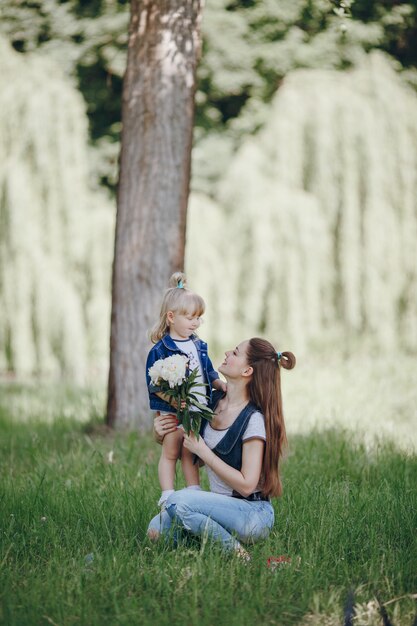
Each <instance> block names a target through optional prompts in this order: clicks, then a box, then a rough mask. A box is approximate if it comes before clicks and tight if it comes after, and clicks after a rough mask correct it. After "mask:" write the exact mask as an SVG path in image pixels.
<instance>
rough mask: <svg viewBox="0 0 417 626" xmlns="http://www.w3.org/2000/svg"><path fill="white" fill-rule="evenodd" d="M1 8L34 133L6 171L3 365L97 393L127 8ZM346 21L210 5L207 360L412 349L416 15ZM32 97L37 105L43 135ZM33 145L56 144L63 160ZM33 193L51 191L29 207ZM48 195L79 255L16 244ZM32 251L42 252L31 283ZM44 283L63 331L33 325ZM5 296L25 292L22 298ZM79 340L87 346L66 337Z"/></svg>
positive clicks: (201, 250)
mask: <svg viewBox="0 0 417 626" xmlns="http://www.w3.org/2000/svg"><path fill="white" fill-rule="evenodd" d="M349 4H350V3H345V6H349ZM0 11H1V14H0V15H1V20H0V29H1V32H2V34H3V38H4V43H3V44H2V45H3V47H4V56H5V57H6V56H9V58H10V62H9V66H10V73H9V77H3V85H2V88H1V93H2V97H3V100H7V101H8V102H9V104H10V103H11V102H15V103H18V106H17V107H16V106H15V107H14V108H15V111H14V114H13V115H14V118H15V122H14V125H13V124H11V123H10V117H11V113H10V110H11V109H10V108H7V107H4V108H3V110H4V113H3V116H2V122H1V124H2V128H3V129H6V131H7V132H6V134H7V133H9V135H10V137H13V141H16V137H17V130H16V129H17V127H18V126H19V125H20V126H21V131H22V132H21V134H22V136H24V137H25V140H22V144H21V151H20V153H19V154H18V155H17V156H16V158H15V159H14V161H10V160H9V161H8V160H7V158H6V159H5V160H4V161H3V165H2V166H1V172H2V175H1V177H0V184H1V185H2V188H1V189H2V190H1V198H2V202H1V207H2V209H1V215H2V223H3V224H10V228H8V229H7V230H6V229H4V233H5V234H4V236H3V238H2V242H3V243H2V245H1V249H2V254H3V260H2V270H3V274H4V275H3V279H2V281H1V283H0V298H1V302H2V313H1V314H0V315H1V324H0V348H1V350H0V352H1V361H0V367H1V369H2V370H3V371H6V372H11V373H14V374H17V375H20V376H21V375H33V374H37V375H39V374H46V375H50V374H53V375H60V376H61V375H64V376H66V377H70V378H71V377H72V378H77V379H78V380H79V381H83V380H91V377H93V378H94V377H95V376H101V378H102V380H104V378H105V373H106V369H107V351H108V319H109V303H110V297H109V294H110V288H109V283H110V279H109V276H110V263H111V256H112V249H111V239H112V234H113V224H114V206H115V198H114V193H115V189H116V181H117V158H118V152H119V136H120V128H121V121H120V108H121V107H120V99H121V89H122V77H123V71H124V66H125V57H126V43H127V25H128V12H129V4H128V2H125V1H121V0H119V1H117V2H114V1H110V0H84V1H79V0H65V1H62V0H61V1H60V0H45V1H43V2H37V1H24V0H18V1H17V2H14V3H9V2H7V1H6V0H0ZM347 12H348V13H351V16H350V17H348V18H346V17H344V16H343V11H342V10H341V9H340V6H339V3H338V2H331V1H330V0H294V1H290V0H283V1H282V2H279V3H278V2H274V1H273V0H269V1H262V2H261V1H256V0H242V1H240V2H239V1H236V2H234V1H232V0H228V1H226V0H211V1H210V2H208V3H207V5H206V7H205V10H204V17H203V33H204V45H203V56H202V60H201V63H200V67H199V87H198V91H197V95H196V102H197V107H196V122H195V145H194V151H193V178H192V190H193V193H192V196H191V201H190V211H189V225H188V234H187V259H186V270H187V271H188V273H189V276H190V284H191V286H192V287H194V288H195V289H196V290H198V291H200V292H201V293H202V295H203V296H204V298H205V299H206V302H207V305H208V306H207V315H206V325H205V327H204V329H203V331H202V334H203V335H204V336H205V338H206V339H209V340H210V343H211V346H212V351H213V352H214V354H215V355H216V354H219V353H220V352H221V351H222V350H223V349H224V348H225V347H226V346H227V345H229V342H234V341H235V340H239V339H240V338H241V337H242V336H245V335H247V334H266V335H268V336H269V337H270V338H271V339H272V340H273V341H274V342H275V343H276V344H277V345H279V346H284V347H285V348H293V349H294V350H295V351H297V353H298V354H299V355H300V356H302V357H305V356H306V355H307V354H308V353H314V354H320V353H323V352H324V353H328V352H329V351H330V352H331V351H332V350H333V349H334V347H335V346H337V348H338V350H340V351H341V352H342V354H343V355H345V356H346V355H348V354H353V353H356V352H357V351H361V350H362V351H363V352H367V353H368V354H369V353H374V352H380V351H381V350H388V351H392V350H394V349H400V350H401V351H405V352H411V353H413V352H415V350H416V347H417V272H416V263H415V253H414V242H415V240H416V237H417V208H416V200H415V198H416V193H415V189H416V185H417V183H416V170H417V128H416V123H417V122H416V119H417V97H416V94H415V90H416V87H417V70H416V62H417V52H416V47H415V45H413V41H414V39H415V36H416V32H417V19H416V12H417V4H416V3H415V2H397V1H396V2H387V1H380V2H375V1H369V0H368V1H365V0H357V1H355V2H354V3H352V5H351V10H350V11H349V10H347ZM6 49H7V52H6ZM13 50H14V51H15V54H13ZM46 58H47V60H48V63H49V64H50V65H49V66H48V68H49V69H48V68H47V67H46V66H45V62H44V60H45V59H46ZM30 59H33V61H30V63H32V64H33V69H32V72H31V79H32V81H33V84H34V85H36V87H33V88H28V84H29V79H28V74H27V73H26V74H25V70H24V67H25V66H27V61H28V60H30ZM52 67H54V68H56V69H54V70H52V69H51V68H52ZM54 80H55V81H56V85H57V86H56V88H55V92H56V91H57V90H58V91H59V90H60V89H61V87H59V85H64V84H65V85H66V87H65V89H68V96H67V97H66V103H65V105H64V104H63V102H61V103H60V102H57V101H55V100H54V99H53V98H52V97H51V96H50V95H48V93H49V92H50V91H51V90H52V91H54V88H52V87H51V85H52V83H53V82H54ZM60 81H61V82H60ZM19 85H20V86H19ZM48 85H49V86H48ZM62 89H64V87H62ZM25 90H26V92H25ZM29 91H30V95H28V92H29ZM36 92H39V93H43V92H44V93H45V95H44V100H45V104H44V106H42V107H41V108H40V113H39V116H40V117H39V123H38V125H37V129H36V128H34V124H33V123H32V122H31V120H33V119H34V115H36V114H35V113H34V112H33V110H32V109H31V106H32V105H31V102H32V100H33V99H34V97H35V96H34V94H35V93H36ZM70 92H71V94H73V95H71V96H70V95H69V94H70ZM48 107H50V110H51V111H52V110H55V111H56V110H57V107H59V109H60V110H62V111H64V110H65V111H67V115H68V117H67V119H65V116H64V115H60V116H53V115H51V114H50V113H48ZM86 116H87V118H86ZM69 119H72V120H73V122H71V123H70V122H69ZM86 119H88V124H86ZM54 124H55V126H54ZM71 124H75V125H76V126H77V127H79V128H80V131H79V132H78V134H77V133H76V134H75V135H74V133H73V132H72V131H71ZM7 129H8V130H7ZM39 132H41V133H44V134H46V135H48V134H49V136H50V137H54V138H56V139H55V141H56V146H55V152H54V150H51V149H50V148H46V147H45V145H46V144H45V142H44V144H45V145H42V143H41V142H39V141H38V140H37V139H36V133H39ZM4 136H5V133H3V137H4ZM59 142H61V143H71V142H73V143H74V148H73V153H74V154H77V155H78V156H76V158H75V160H74V159H71V161H70V162H69V163H68V165H67V166H66V167H60V168H58V171H54V170H53V167H52V162H51V163H49V165H45V163H46V160H47V158H48V157H47V156H46V155H49V159H50V160H51V161H52V160H54V159H55V157H54V156H53V155H54V154H56V153H57V152H59V151H60V148H59ZM46 143H47V142H46ZM28 144H31V148H30V149H29V150H28V149H27V145H28ZM4 153H5V155H6V156H7V155H8V154H9V153H8V144H7V142H5V144H4ZM55 160H56V159H55ZM34 161H35V162H37V163H39V166H36V167H34V166H33V162H34ZM22 163H23V164H24V165H23V166H22ZM19 167H21V168H22V167H23V168H25V169H29V170H30V171H32V176H31V179H30V180H29V181H28V185H27V193H28V196H27V197H26V198H25V197H24V195H23V194H22V193H21V190H20V189H19V190H18V192H15V191H13V190H15V189H16V186H17V187H18V186H19V185H18V183H16V182H15V183H13V180H15V181H16V180H17V179H18V178H19V177H18V176H16V171H17V170H18V168H19ZM81 171H83V172H84V175H81V174H80V172H81ZM83 176H84V178H83ZM13 177H14V178H13ZM39 179H40V180H42V183H41V185H39ZM61 179H62V180H61ZM35 180H36V181H38V182H35ZM52 181H53V183H52ZM65 181H67V182H65ZM36 186H37V187H38V188H39V187H41V190H42V189H43V190H45V191H41V192H40V196H39V198H40V199H39V200H38V201H37V202H35V203H32V202H28V200H27V198H28V197H32V196H33V195H34V194H35V195H36V193H37V191H36V189H35V187H36ZM51 186H57V187H60V191H59V194H60V202H61V209H58V204H59V203H57V202H55V206H57V209H56V210H57V213H58V215H60V216H61V217H60V218H59V219H60V220H61V224H68V223H71V221H73V222H74V223H76V224H77V226H78V230H77V228H76V229H75V231H73V234H72V236H71V239H72V240H77V241H78V244H79V245H78V244H77V245H78V248H81V250H79V249H78V251H73V252H70V251H69V247H68V245H64V241H68V233H66V234H65V227H64V226H62V228H61V229H60V232H59V233H57V234H56V235H54V238H55V241H56V242H57V244H58V245H57V246H56V248H57V250H56V251H53V250H51V249H50V247H49V246H48V245H46V249H45V247H44V244H43V242H42V236H41V234H40V233H39V235H38V236H32V238H31V236H26V237H20V236H19V237H18V236H17V235H16V233H17V232H18V229H19V228H20V224H23V225H24V224H25V223H26V226H23V228H26V229H27V230H28V231H29V224H36V223H37V224H40V225H41V228H43V220H44V219H45V217H44V214H45V205H46V204H47V203H48V202H49V206H50V207H52V206H53V202H52V203H51V200H45V198H46V197H47V196H48V193H49V192H48V189H50V188H51ZM72 207H75V210H76V211H79V215H80V216H81V217H80V218H78V217H77V218H75V216H74V211H73V209H72ZM51 210H52V211H53V210H54V209H52V208H50V209H49V211H51ZM12 215H21V219H20V221H19V223H16V222H17V220H15V219H14V218H13V217H11V216H12ZM92 224H95V225H96V226H95V227H94V226H92ZM98 224H100V226H98ZM94 228H96V230H95V236H94V238H93V239H91V237H90V235H88V236H87V235H86V233H87V232H89V233H91V232H92V229H93V230H94ZM19 232H21V231H19ZM201 240H203V242H204V245H201ZM10 241H13V242H14V243H13V245H14V246H15V248H16V249H17V250H18V251H19V254H17V255H16V256H15V257H14V256H13V255H11V254H10ZM43 241H45V237H43ZM92 241H94V245H95V251H96V252H95V253H94V255H93V256H94V258H95V261H94V262H93V263H92V258H91V257H92V255H91V254H90V251H91V242H92ZM81 242H83V243H81ZM12 247H13V246H12ZM28 249H36V250H39V249H42V250H43V253H42V254H43V256H44V264H43V267H42V270H39V271H38V272H32V275H31V276H29V277H28V276H27V275H26V274H27V273H25V264H24V262H23V261H22V259H27V257H28V254H27V253H26V252H25V250H28ZM82 249H83V250H84V251H82ZM74 255H75V256H74ZM29 256H30V255H29ZM18 257H19V258H20V261H18V260H17V258H18ZM89 257H90V258H89ZM98 266H100V276H98V275H97V267H98ZM64 268H65V269H64ZM207 268H210V270H209V271H207ZM12 274H13V281H11V280H10V279H9V277H10V276H11V275H12ZM52 274H54V276H52ZM41 276H43V277H44V279H43V280H44V281H45V276H46V279H47V283H49V284H51V285H52V284H55V285H56V289H58V290H60V291H61V292H62V296H61V298H60V301H61V302H62V309H63V310H65V309H66V308H68V309H70V310H71V311H72V315H71V318H72V322H71V321H70V320H69V319H68V320H67V319H66V318H65V316H64V315H63V314H60V317H61V319H64V321H63V322H62V323H61V326H60V328H58V329H51V328H50V325H49V324H45V323H43V324H42V322H41V319H42V316H46V315H47V313H45V312H46V311H48V310H51V309H52V308H53V307H52V306H51V303H50V299H51V296H49V300H48V293H47V292H48V291H49V294H51V293H52V291H51V290H45V289H44V290H42V289H41V288H40V287H39V284H40V282H41ZM223 277H227V279H225V278H223ZM11 282H13V283H14V284H15V283H19V284H21V285H22V287H21V290H20V295H19V296H17V295H16V294H15V293H14V290H13V288H12V287H11V286H10V283H11ZM16 310H18V311H21V313H20V314H19V315H18V316H17V317H16V316H15V315H14V312H15V311H16ZM49 315H50V314H49ZM155 315H157V312H155ZM67 317H68V316H67ZM71 335H75V336H77V337H78V340H77V341H78V343H76V345H77V346H78V347H76V346H70V345H68V341H66V340H62V341H60V339H62V338H65V337H66V336H71ZM75 355H76V356H75ZM77 361H78V363H79V367H77V366H76V363H77Z"/></svg>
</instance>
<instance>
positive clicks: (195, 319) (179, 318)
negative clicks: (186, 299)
mask: <svg viewBox="0 0 417 626" xmlns="http://www.w3.org/2000/svg"><path fill="white" fill-rule="evenodd" d="M167 321H168V325H169V334H170V336H171V337H172V339H188V338H189V337H190V336H191V335H192V334H193V333H195V331H196V330H197V328H198V327H199V326H200V324H201V317H200V316H198V315H194V314H193V313H191V314H190V313H185V314H182V313H177V312H175V311H168V313H167Z"/></svg>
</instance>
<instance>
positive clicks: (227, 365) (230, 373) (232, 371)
mask: <svg viewBox="0 0 417 626" xmlns="http://www.w3.org/2000/svg"><path fill="white" fill-rule="evenodd" d="M248 345H249V341H242V343H240V344H239V345H238V346H236V348H235V349H234V350H228V351H227V352H225V355H226V356H225V359H224V361H223V363H221V365H220V366H219V372H221V373H222V374H223V375H224V376H225V377H226V378H240V377H242V376H244V375H245V372H247V370H248V362H247V355H246V351H247V349H248Z"/></svg>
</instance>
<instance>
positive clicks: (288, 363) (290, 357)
mask: <svg viewBox="0 0 417 626" xmlns="http://www.w3.org/2000/svg"><path fill="white" fill-rule="evenodd" d="M278 354H281V358H279V357H278V361H279V364H280V366H281V367H283V368H284V369H286V370H292V369H293V367H295V364H296V362H297V359H296V358H295V356H294V354H293V353H292V352H281V353H279V352H278V353H277V356H278Z"/></svg>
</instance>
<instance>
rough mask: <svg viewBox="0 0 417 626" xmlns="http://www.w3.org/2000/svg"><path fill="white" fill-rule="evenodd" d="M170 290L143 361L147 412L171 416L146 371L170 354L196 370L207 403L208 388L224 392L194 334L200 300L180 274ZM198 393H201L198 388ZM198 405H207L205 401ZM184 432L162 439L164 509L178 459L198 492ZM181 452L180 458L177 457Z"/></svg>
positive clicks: (160, 473)
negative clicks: (205, 394) (149, 410)
mask: <svg viewBox="0 0 417 626" xmlns="http://www.w3.org/2000/svg"><path fill="white" fill-rule="evenodd" d="M169 284H170V288H169V289H168V290H167V291H166V292H165V296H164V299H163V301H162V306H161V312H160V317H159V322H158V324H157V325H156V326H155V328H154V329H153V331H152V334H151V340H152V342H153V343H154V344H155V345H154V346H153V348H152V349H151V351H150V352H149V355H148V358H147V361H146V379H147V384H148V392H149V404H150V408H151V409H153V410H155V411H157V415H164V414H165V415H169V414H172V413H175V410H176V408H177V407H176V406H175V403H172V402H171V403H170V398H168V396H165V395H164V394H163V393H161V392H160V391H158V388H157V387H154V386H153V385H152V383H151V380H150V376H149V368H150V367H152V365H153V364H154V363H155V361H158V360H159V359H165V358H166V357H169V356H172V355H174V354H184V355H186V356H187V358H188V361H189V369H190V370H194V369H195V368H198V370H199V372H198V376H197V378H196V382H201V383H203V384H205V385H206V389H207V391H208V399H209V400H210V399H211V392H212V388H214V389H219V390H222V391H225V390H226V384H225V383H224V382H223V381H222V380H220V378H219V375H218V373H217V372H216V371H215V370H214V369H213V365H212V363H211V361H210V359H209V356H208V353H207V344H206V343H205V342H204V341H201V339H199V338H198V337H197V335H196V334H195V333H196V330H197V328H198V327H199V326H200V324H201V316H202V315H203V313H204V311H205V304H204V300H203V298H201V296H199V295H197V294H196V293H194V292H193V291H190V290H189V289H187V288H186V286H185V285H186V279H185V275H184V274H182V273H181V272H176V273H175V274H173V275H172V276H171V278H170V281H169ZM199 389H204V388H203V387H200V388H199ZM200 402H202V403H203V404H204V403H207V398H205V399H204V398H202V399H201V400H200ZM183 436H184V432H183V430H182V429H180V428H179V429H176V430H175V431H174V432H170V433H169V434H167V435H166V436H165V437H164V442H163V445H162V453H161V458H160V460H159V465H158V476H159V482H160V485H161V489H162V494H161V497H160V499H159V502H158V504H159V505H160V506H161V508H164V503H165V501H166V500H167V499H168V497H169V496H170V495H171V494H173V493H174V479H175V464H176V461H177V459H178V458H179V457H180V456H181V462H182V469H183V472H184V476H185V481H186V483H187V487H189V488H190V489H199V488H200V486H199V476H198V466H197V465H193V461H192V458H193V455H192V454H191V452H189V451H188V450H185V449H184V450H182V441H183ZM181 450H182V454H181Z"/></svg>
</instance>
